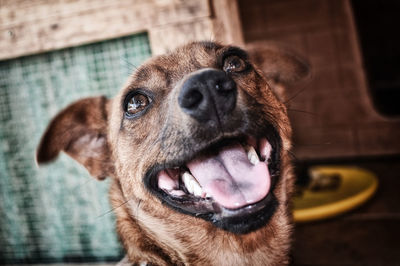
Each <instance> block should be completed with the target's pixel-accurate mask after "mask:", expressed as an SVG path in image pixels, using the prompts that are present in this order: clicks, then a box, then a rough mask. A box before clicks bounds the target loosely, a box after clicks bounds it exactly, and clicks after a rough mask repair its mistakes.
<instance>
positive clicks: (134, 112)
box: [125, 92, 152, 117]
mask: <svg viewBox="0 0 400 266" xmlns="http://www.w3.org/2000/svg"><path fill="white" fill-rule="evenodd" d="M126 100H127V101H126V102H127V103H126V107H125V110H126V111H125V114H126V116H128V117H135V116H138V115H140V114H141V113H142V112H143V111H145V110H146V109H147V107H148V106H149V105H150V103H151V102H152V100H151V98H150V97H148V96H147V95H145V94H143V93H141V92H135V93H133V94H130V95H128V97H127V99H126Z"/></svg>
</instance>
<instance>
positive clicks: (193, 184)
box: [182, 171, 203, 197]
mask: <svg viewBox="0 0 400 266" xmlns="http://www.w3.org/2000/svg"><path fill="white" fill-rule="evenodd" d="M182 181H183V183H184V184H185V187H186V188H187V190H188V191H189V193H190V194H193V195H195V196H196V197H201V196H202V195H203V189H202V188H201V186H200V184H199V183H198V182H197V180H196V179H195V178H194V177H193V176H192V175H191V174H190V173H189V172H187V171H186V172H184V173H183V175H182Z"/></svg>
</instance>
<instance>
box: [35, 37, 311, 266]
mask: <svg viewBox="0 0 400 266" xmlns="http://www.w3.org/2000/svg"><path fill="white" fill-rule="evenodd" d="M260 51H261V55H260V53H259V54H257V53H251V52H246V51H245V50H243V49H241V48H238V47H235V46H225V45H222V44H219V43H215V42H193V43H189V44H187V45H184V46H182V47H179V48H177V49H176V50H174V51H172V52H169V53H167V54H164V55H160V56H157V57H153V58H151V59H149V60H147V61H146V62H145V63H144V64H142V65H141V66H140V67H138V68H137V69H136V70H135V71H134V72H133V74H132V76H131V77H130V78H129V80H128V82H127V83H126V85H125V86H124V87H123V88H122V90H121V91H120V92H119V94H118V95H117V96H116V97H115V98H113V99H107V98H105V97H103V96H100V97H93V98H86V99H82V100H79V101H77V102H75V103H73V104H71V105H70V106H68V107H66V108H65V109H64V110H62V111H61V112H60V113H59V114H58V115H57V116H55V118H54V119H53V120H52V121H51V123H50V125H49V126H48V128H47V130H46V132H45V133H44V135H43V137H42V139H41V142H40V144H39V146H38V149H37V154H36V159H37V162H38V163H39V164H43V163H47V162H50V161H52V160H54V159H55V158H56V157H57V155H58V154H59V152H60V151H64V152H65V153H67V154H68V155H69V156H71V157H72V158H73V159H75V160H76V161H78V162H79V163H80V164H82V165H83V166H85V167H86V168H87V170H88V171H89V173H90V174H91V175H92V176H93V177H95V178H97V179H99V180H102V179H104V178H106V177H111V178H112V181H113V182H112V185H111V188H110V200H111V203H112V206H113V209H114V211H115V214H116V220H117V221H116V225H117V226H116V227H117V231H118V234H119V237H120V239H121V241H122V243H123V246H124V248H125V250H126V254H127V257H126V259H125V262H127V263H129V264H132V265H284V264H288V263H289V260H288V252H289V250H290V243H291V235H292V222H291V214H290V208H289V207H290V196H291V194H292V191H293V186H294V181H293V180H294V177H293V174H292V165H291V160H290V156H289V151H290V148H291V140H290V139H291V134H292V130H291V127H290V123H289V119H288V115H287V110H286V107H285V105H284V104H283V103H282V100H280V96H279V95H278V94H279V93H277V92H276V91H279V89H276V88H280V87H281V84H284V83H285V81H287V80H290V79H291V78H293V77H297V76H303V74H304V73H305V72H306V70H305V67H304V65H302V63H301V62H298V61H297V59H296V58H294V57H290V56H287V55H285V54H284V53H282V52H281V51H279V50H276V51H274V50H270V49H266V50H265V51H264V53H262V49H259V52H260ZM266 55H267V56H266ZM263 56H264V58H263ZM268 58H269V59H270V60H271V62H270V63H266V61H268ZM260 60H261V61H260ZM254 62H256V63H258V64H259V65H262V64H267V65H268V66H269V68H270V69H268V70H267V72H268V73H263V71H262V70H261V69H260V68H259V67H258V66H256V64H254ZM271 84H272V85H271ZM274 88H275V90H274Z"/></svg>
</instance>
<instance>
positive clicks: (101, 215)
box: [96, 198, 132, 219]
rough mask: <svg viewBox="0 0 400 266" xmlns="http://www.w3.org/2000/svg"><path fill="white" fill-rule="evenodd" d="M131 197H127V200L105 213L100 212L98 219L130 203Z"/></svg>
mask: <svg viewBox="0 0 400 266" xmlns="http://www.w3.org/2000/svg"><path fill="white" fill-rule="evenodd" d="M131 199H132V198H130V199H127V200H125V201H124V202H123V203H121V204H120V205H118V206H116V207H114V208H112V209H111V210H108V211H106V212H105V213H103V214H100V215H99V216H97V217H96V219H98V218H101V217H103V216H105V215H107V214H110V213H112V212H114V211H115V210H116V209H118V208H120V207H122V206H123V205H125V204H126V203H128V202H129V201H130V200H131Z"/></svg>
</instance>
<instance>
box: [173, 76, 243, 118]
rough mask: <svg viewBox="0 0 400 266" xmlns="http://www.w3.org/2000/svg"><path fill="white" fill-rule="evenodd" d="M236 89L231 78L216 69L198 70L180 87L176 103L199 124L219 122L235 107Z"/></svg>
mask: <svg viewBox="0 0 400 266" xmlns="http://www.w3.org/2000/svg"><path fill="white" fill-rule="evenodd" d="M236 95H237V89H236V84H235V82H234V81H233V79H232V78H231V77H229V76H228V75H227V74H226V73H225V72H224V71H221V70H216V69H206V70H200V71H199V73H197V74H194V75H192V76H191V77H190V78H188V79H187V80H186V81H185V82H184V83H183V85H182V89H181V91H180V94H179V96H178V103H179V105H180V107H181V108H182V110H183V111H184V112H185V113H186V114H188V115H190V116H192V117H193V118H195V119H196V120H197V121H199V122H207V121H214V122H217V123H220V122H221V119H223V118H224V117H226V115H227V114H229V113H230V112H231V111H232V110H233V109H234V108H235V105H236Z"/></svg>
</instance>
